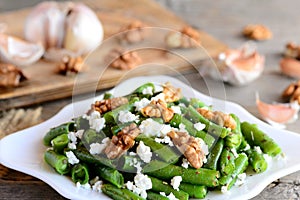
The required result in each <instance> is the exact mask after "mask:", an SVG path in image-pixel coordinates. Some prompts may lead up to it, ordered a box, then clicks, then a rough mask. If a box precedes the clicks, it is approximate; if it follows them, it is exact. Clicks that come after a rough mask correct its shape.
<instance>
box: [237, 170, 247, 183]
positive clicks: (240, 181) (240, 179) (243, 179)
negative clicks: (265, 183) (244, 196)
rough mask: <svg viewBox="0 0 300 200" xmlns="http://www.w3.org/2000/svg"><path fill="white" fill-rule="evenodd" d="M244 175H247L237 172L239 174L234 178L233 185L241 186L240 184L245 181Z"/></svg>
mask: <svg viewBox="0 0 300 200" xmlns="http://www.w3.org/2000/svg"><path fill="white" fill-rule="evenodd" d="M246 176H247V175H246V173H241V174H239V175H238V176H237V180H236V182H235V184H234V185H236V186H241V185H243V184H244V183H245V180H246Z"/></svg>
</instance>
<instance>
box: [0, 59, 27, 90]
mask: <svg viewBox="0 0 300 200" xmlns="http://www.w3.org/2000/svg"><path fill="white" fill-rule="evenodd" d="M24 80H27V77H26V76H25V75H24V74H23V72H22V71H21V69H19V68H18V67H16V66H15V65H12V64H5V63H0V87H17V86H18V85H19V84H20V82H21V81H24Z"/></svg>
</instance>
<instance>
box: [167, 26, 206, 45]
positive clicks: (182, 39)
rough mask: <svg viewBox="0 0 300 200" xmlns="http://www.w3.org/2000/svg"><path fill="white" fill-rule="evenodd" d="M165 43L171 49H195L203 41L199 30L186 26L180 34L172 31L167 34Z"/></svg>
mask: <svg viewBox="0 0 300 200" xmlns="http://www.w3.org/2000/svg"><path fill="white" fill-rule="evenodd" d="M165 42H166V45H167V47H169V48H195V47H197V46H198V45H199V44H200V43H201V40H200V34H199V32H198V31H197V30H195V29H193V28H192V27H189V26H185V27H183V28H182V29H181V30H180V31H179V32H178V31H171V32H170V33H169V34H167V35H166V38H165Z"/></svg>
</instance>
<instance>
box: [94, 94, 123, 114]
mask: <svg viewBox="0 0 300 200" xmlns="http://www.w3.org/2000/svg"><path fill="white" fill-rule="evenodd" d="M126 103H128V99H127V98H125V97H115V98H111V99H103V100H101V101H96V102H95V103H94V104H92V106H91V110H90V111H89V112H91V111H93V110H95V111H98V112H99V113H100V114H103V113H106V112H108V111H111V110H113V109H116V108H117V107H119V106H121V105H124V104H126Z"/></svg>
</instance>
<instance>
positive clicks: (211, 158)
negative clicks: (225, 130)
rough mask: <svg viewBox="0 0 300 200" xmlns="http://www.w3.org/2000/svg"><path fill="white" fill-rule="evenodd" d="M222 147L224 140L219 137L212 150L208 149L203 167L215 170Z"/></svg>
mask: <svg viewBox="0 0 300 200" xmlns="http://www.w3.org/2000/svg"><path fill="white" fill-rule="evenodd" d="M223 147H224V140H223V139H221V138H220V139H219V140H218V141H217V142H216V144H215V146H214V147H213V148H212V150H211V151H210V153H209V155H208V157H207V162H206V163H205V164H204V167H205V168H208V169H213V170H217V167H218V161H219V158H220V156H221V153H222V151H223Z"/></svg>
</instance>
